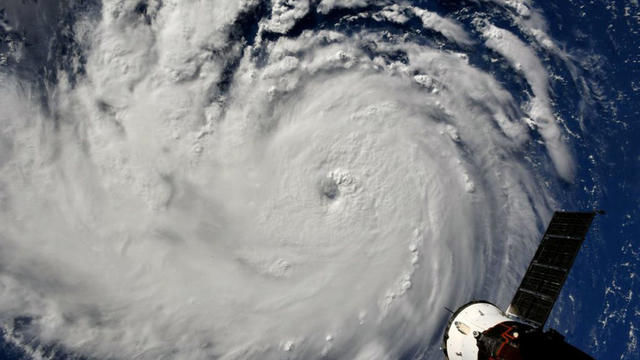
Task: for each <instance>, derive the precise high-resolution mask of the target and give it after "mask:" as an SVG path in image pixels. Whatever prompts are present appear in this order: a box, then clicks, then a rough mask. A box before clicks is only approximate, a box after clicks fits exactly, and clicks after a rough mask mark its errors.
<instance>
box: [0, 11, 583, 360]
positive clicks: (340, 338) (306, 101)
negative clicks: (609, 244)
mask: <svg viewBox="0 0 640 360" xmlns="http://www.w3.org/2000/svg"><path fill="white" fill-rule="evenodd" d="M483 6H486V7H488V8H490V9H492V12H491V13H478V14H475V13H473V12H469V13H466V15H465V12H464V7H461V8H459V9H457V10H456V9H454V10H456V11H458V13H457V14H462V15H464V19H466V20H467V21H466V22H463V21H459V20H457V19H455V18H454V17H453V16H449V15H448V14H447V13H446V12H444V11H439V12H436V11H435V10H433V9H429V8H428V7H418V6H414V5H411V4H409V3H397V4H391V3H387V2H385V1H365V0H322V1H304V0H302V1H291V0H275V1H272V2H267V3H262V2H258V1H248V0H247V1H227V0H209V1H182V0H180V1H178V0H164V1H154V0H150V1H138V0H135V1H129V0H104V1H102V2H101V3H97V2H96V3H88V2H77V3H76V2H75V1H63V2H60V4H54V5H52V4H50V3H49V2H38V3H35V2H34V3H31V2H22V1H9V3H8V5H7V6H6V8H5V11H4V13H3V15H2V18H1V20H2V22H1V25H2V28H3V30H2V34H3V38H2V48H1V49H0V55H1V56H2V57H1V58H0V62H1V63H2V67H1V68H0V108H1V109H2V111H0V128H1V129H0V131H1V132H0V223H1V224H2V226H1V227H0V322H1V323H2V326H3V328H4V332H5V334H7V336H8V337H9V338H10V339H11V341H14V342H16V343H19V344H21V345H22V346H24V347H25V348H26V349H28V350H29V351H30V352H31V353H32V354H34V355H35V356H40V355H43V352H44V351H45V350H43V349H44V348H45V345H52V344H53V345H55V347H56V348H59V349H65V351H70V352H74V353H77V354H80V355H86V356H90V357H96V358H123V359H129V358H138V359H163V358H182V359H204V358H223V359H282V358H292V359H314V358H323V357H325V358H356V359H387V358H388V359H394V358H399V357H402V356H420V355H425V354H426V355H429V354H437V352H438V345H439V341H440V339H441V331H442V326H443V324H444V321H446V318H447V315H448V314H447V313H446V312H445V311H444V307H445V306H449V307H455V306H457V305H460V304H462V303H464V302H466V301H467V300H470V299H472V298H486V299H489V300H491V301H494V302H496V303H497V304H499V305H505V304H506V303H507V302H508V301H509V298H510V296H511V294H512V291H513V288H514V286H515V285H516V284H517V281H518V280H519V276H520V275H521V274H522V272H523V271H524V268H523V267H524V264H526V262H527V261H528V260H529V258H530V256H531V251H532V249H533V248H534V246H535V243H536V239H537V238H538V236H539V232H540V230H541V227H542V224H543V223H544V222H546V221H547V220H548V219H549V217H550V210H551V209H552V207H553V204H554V200H553V195H552V191H551V190H550V187H549V186H550V185H549V184H550V183H553V182H555V181H556V179H562V180H561V181H569V182H570V181H572V177H573V174H574V162H573V160H572V157H571V151H570V147H569V144H568V143H567V142H566V140H565V139H564V137H563V130H562V126H561V122H560V121H559V120H558V119H557V118H556V115H555V112H554V109H553V104H552V99H551V98H552V95H551V94H550V91H549V74H548V73H547V70H545V66H544V65H543V59H542V54H546V55H547V56H553V57H554V58H556V59H559V61H566V62H569V61H570V60H569V58H568V55H567V54H566V53H564V52H563V51H561V50H560V48H559V47H558V46H557V45H556V44H555V43H554V41H553V39H551V38H550V37H549V36H547V35H546V33H545V22H544V19H543V18H542V17H541V15H540V14H539V13H538V12H537V11H536V10H535V8H534V7H533V6H532V4H530V2H529V1H525V0H508V1H507V0H504V1H498V0H496V1H495V2H487V3H486V4H483ZM443 8H446V7H443ZM452 11H453V10H452ZM495 14H499V15H500V16H501V17H500V19H502V20H501V22H496V21H494V17H495V16H496V15H495ZM506 23H508V24H510V25H509V27H507V26H506V25H505V24H506ZM381 24H383V25H385V27H383V26H381ZM516 30H517V33H516V32H515V31H516ZM480 51H483V52H488V54H489V55H488V57H485V58H480V57H479V56H478V55H477V54H478V53H479V52H480ZM485 63H486V64H489V65H490V64H499V65H500V71H502V72H506V73H509V74H511V75H512V78H511V80H509V81H514V82H516V83H517V84H520V85H521V86H522V87H523V89H526V91H522V92H518V93H514V92H513V91H512V89H510V88H509V87H508V86H507V85H506V84H507V83H508V81H507V80H505V79H504V78H499V77H497V76H496V71H494V70H491V69H490V66H489V65H487V66H484V65H482V64H485ZM513 79H515V80H513ZM49 353H50V352H49ZM433 356H435V355H433Z"/></svg>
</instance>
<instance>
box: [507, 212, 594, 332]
mask: <svg viewBox="0 0 640 360" xmlns="http://www.w3.org/2000/svg"><path fill="white" fill-rule="evenodd" d="M595 214H596V213H595V212H560V211H556V212H555V213H554V214H553V218H552V219H551V222H550V223H549V226H548V227H547V231H546V232H545V234H544V236H543V237H542V242H541V243H540V246H538V250H537V251H536V254H535V255H534V257H533V260H531V264H529V268H528V269H527V272H526V273H525V274H524V278H523V279H522V282H521V283H520V287H518V290H517V291H516V294H515V296H514V297H513V300H512V301H511V305H509V308H508V309H507V313H508V314H510V315H515V316H517V317H519V318H521V319H524V320H527V321H529V322H531V323H533V324H534V325H537V326H543V325H544V323H545V322H546V321H547V317H549V313H551V309H552V308H553V304H554V303H555V302H556V299H557V298H558V295H559V294H560V291H561V290H562V285H563V284H564V282H565V280H566V279H567V275H568V274H569V271H570V270H571V266H572V265H573V261H574V260H575V258H576V255H578V251H580V247H581V246H582V242H583V241H584V238H585V236H586V235H587V231H589V226H591V221H592V220H593V217H594V216H595Z"/></svg>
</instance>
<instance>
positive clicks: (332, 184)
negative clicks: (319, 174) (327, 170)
mask: <svg viewBox="0 0 640 360" xmlns="http://www.w3.org/2000/svg"><path fill="white" fill-rule="evenodd" d="M318 186H319V188H320V194H322V196H324V197H325V198H327V199H329V200H333V199H335V198H336V197H338V195H340V189H339V188H338V184H337V183H336V180H335V179H332V178H329V177H325V178H322V179H321V180H320V181H319V185H318Z"/></svg>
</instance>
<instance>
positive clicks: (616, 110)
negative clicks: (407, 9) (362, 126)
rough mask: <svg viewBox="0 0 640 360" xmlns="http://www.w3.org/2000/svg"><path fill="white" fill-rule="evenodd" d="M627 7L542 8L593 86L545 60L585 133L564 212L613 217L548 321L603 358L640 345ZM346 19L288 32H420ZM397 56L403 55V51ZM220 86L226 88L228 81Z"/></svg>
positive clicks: (639, 96) (577, 4)
mask: <svg viewBox="0 0 640 360" xmlns="http://www.w3.org/2000/svg"><path fill="white" fill-rule="evenodd" d="M416 3H417V4H418V5H420V6H421V7H424V8H427V9H430V10H433V11H437V12H438V13H440V14H441V15H444V16H451V17H453V18H455V19H457V20H458V21H460V22H461V23H462V24H463V25H465V26H466V27H467V28H471V26H470V24H469V23H470V21H471V19H472V15H474V14H475V13H477V12H483V13H485V14H486V16H487V17H490V18H491V19H492V21H493V22H494V23H495V24H496V25H498V26H501V27H504V28H508V29H509V30H510V31H513V32H514V33H516V34H519V35H520V36H522V37H525V35H524V34H521V33H520V32H519V31H518V30H517V27H516V26H515V25H514V24H512V23H510V21H509V19H508V18H507V17H504V16H502V15H501V9H500V8H498V7H495V6H486V5H482V6H480V5H478V4H476V3H474V2H465V1H439V2H432V1H417V2H416ZM629 4H630V2H625V1H562V2H540V3H538V6H540V7H541V8H542V10H543V11H544V15H545V18H546V19H547V22H548V25H549V27H550V28H549V33H550V35H551V36H552V37H553V38H554V39H556V40H557V41H558V43H559V44H561V45H562V46H563V47H564V48H565V49H566V50H567V52H568V53H569V54H570V55H571V56H572V57H573V58H574V61H575V62H576V63H577V64H579V69H578V71H579V80H580V81H584V83H585V84H587V85H588V87H587V88H585V89H587V90H584V89H583V88H581V86H580V84H579V83H572V80H571V78H572V77H571V76H570V75H569V70H568V69H567V68H566V66H565V65H564V64H563V63H562V62H561V61H559V60H558V59H554V58H553V57H544V60H545V64H546V65H547V66H548V68H549V69H551V72H552V73H553V74H555V75H558V76H559V77H561V78H562V79H564V80H557V81H555V82H553V83H552V90H553V94H552V97H553V99H554V101H555V108H556V110H557V111H558V114H559V115H560V117H561V118H562V119H564V120H565V125H566V127H567V128H568V129H569V130H571V132H572V133H574V134H579V135H577V136H576V137H573V138H572V139H571V143H572V145H573V149H574V151H575V157H576V159H577V162H578V165H579V168H578V175H577V180H576V182H575V183H573V184H568V183H563V182H561V181H558V182H557V185H556V192H557V197H558V199H559V200H560V201H561V202H562V203H563V204H564V209H566V210H590V209H604V210H605V211H606V212H607V214H606V215H603V216H598V217H597V219H596V220H595V222H594V226H593V227H592V230H591V232H590V234H589V236H588V238H587V241H586V242H585V246H584V248H583V249H582V251H581V253H580V255H579V257H578V259H577V260H576V263H575V265H574V269H573V270H572V272H571V274H570V276H569V279H568V281H567V283H566V285H565V288H564V290H563V292H562V294H561V296H560V299H559V301H558V303H557V304H556V308H555V310H554V312H553V313H552V316H551V318H550V321H549V323H548V325H549V326H551V327H553V328H555V329H557V330H559V331H560V332H561V333H563V334H565V335H566V337H567V339H568V341H569V342H570V343H572V344H574V345H576V346H578V347H579V348H581V349H583V350H585V351H587V352H588V353H590V354H591V355H592V356H594V357H596V358H597V359H640V355H638V354H639V353H640V349H638V348H637V339H638V338H639V337H640V300H639V299H638V294H637V293H638V292H640V285H639V284H638V276H639V275H638V274H640V246H639V245H640V244H639V242H640V225H639V223H638V219H639V217H640V200H639V199H640V189H639V185H640V15H639V14H637V13H636V14H633V13H632V14H628V12H629V10H625V7H626V6H628V5H629ZM269 6H270V4H269V3H264V4H263V5H261V6H259V7H258V8H257V10H256V11H255V12H253V13H250V14H246V16H245V17H244V18H243V19H241V21H238V27H239V29H240V30H241V31H240V32H238V34H239V35H238V36H240V37H243V38H245V40H246V41H247V43H249V44H250V43H251V42H252V40H253V36H255V31H256V28H257V27H256V23H257V20H258V18H259V17H262V16H265V14H266V13H267V12H266V11H265V8H268V7H269ZM631 9H638V8H637V6H636V7H635V8H633V7H631ZM347 13H348V11H347V12H337V13H330V14H328V15H326V16H320V15H310V16H308V17H307V18H305V19H303V21H301V22H300V24H299V25H298V26H296V27H295V28H294V29H293V30H292V31H291V33H290V34H289V35H290V36H295V35H297V34H299V33H300V32H301V31H302V30H304V29H309V28H326V27H335V28H340V29H341V30H342V31H344V32H347V33H348V32H349V31H357V30H358V29H357V27H360V26H362V27H367V28H372V27H380V28H385V29H386V30H389V31H393V32H411V31H412V30H411V29H415V28H418V27H419V26H414V25H415V24H412V23H411V22H410V23H408V24H406V25H405V26H398V25H397V24H386V23H379V22H373V21H364V20H363V23H342V22H340V19H341V18H343V17H344V15H346V14H347ZM349 27H352V28H351V29H349ZM272 36H273V37H276V36H280V35H276V34H273V35H272ZM411 36H415V41H420V42H430V43H433V44H434V45H441V46H444V47H447V46H448V47H455V45H454V44H449V43H446V42H445V41H443V39H442V38H441V36H440V35H439V34H437V33H433V34H431V33H428V32H427V33H424V32H421V33H415V34H412V35H411ZM0 40H1V39H0ZM58 46H59V47H60V49H61V50H60V53H61V56H64V54H65V53H67V52H72V51H74V50H73V46H72V45H69V44H67V45H65V44H64V42H63V41H59V43H58ZM389 56H399V57H401V56H402V54H395V55H394V54H390V55H389ZM470 62H471V63H472V64H474V65H476V66H478V67H481V68H483V69H486V70H488V71H491V72H492V73H493V74H495V75H496V77H497V78H499V79H500V80H501V81H503V82H504V83H505V84H506V86H507V87H508V88H509V89H510V90H511V91H512V92H513V93H514V96H515V97H516V98H518V97H519V95H518V94H523V93H524V91H526V90H527V85H526V84H525V83H523V82H522V81H521V80H520V79H519V77H518V76H516V75H515V74H513V73H512V72H510V71H509V70H508V69H507V70H505V68H504V67H501V66H500V64H499V63H498V64H493V63H491V62H489V61H487V60H486V57H483V54H481V53H478V54H471V55H470ZM235 65H237V64H235ZM234 70H235V66H234V64H233V63H231V64H229V74H228V76H227V78H226V81H227V83H228V82H229V81H231V79H232V77H233V72H234ZM220 86H221V87H222V88H224V86H225V83H224V82H223V83H221V85H220ZM227 86H228V84H227ZM585 91H586V92H585ZM523 96H524V95H523ZM585 99H588V100H586V101H585ZM23 321H28V319H24V320H23ZM634 341H636V343H635V345H634ZM634 346H636V347H635V348H634ZM45 352H46V351H45ZM49 352H50V353H52V354H53V353H56V354H57V355H56V356H55V357H56V358H72V357H73V356H72V355H70V354H67V353H64V352H61V351H60V350H59V349H54V348H51V349H50V351H49ZM417 352H418V353H420V352H421V351H417ZM407 353H408V354H409V355H408V357H409V358H411V357H412V355H411V354H414V353H415V352H414V351H412V350H411V349H407ZM26 358H29V357H28V356H27V355H26V354H24V352H22V351H21V350H20V349H19V348H17V347H15V346H13V345H11V344H9V343H6V342H0V359H26Z"/></svg>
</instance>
